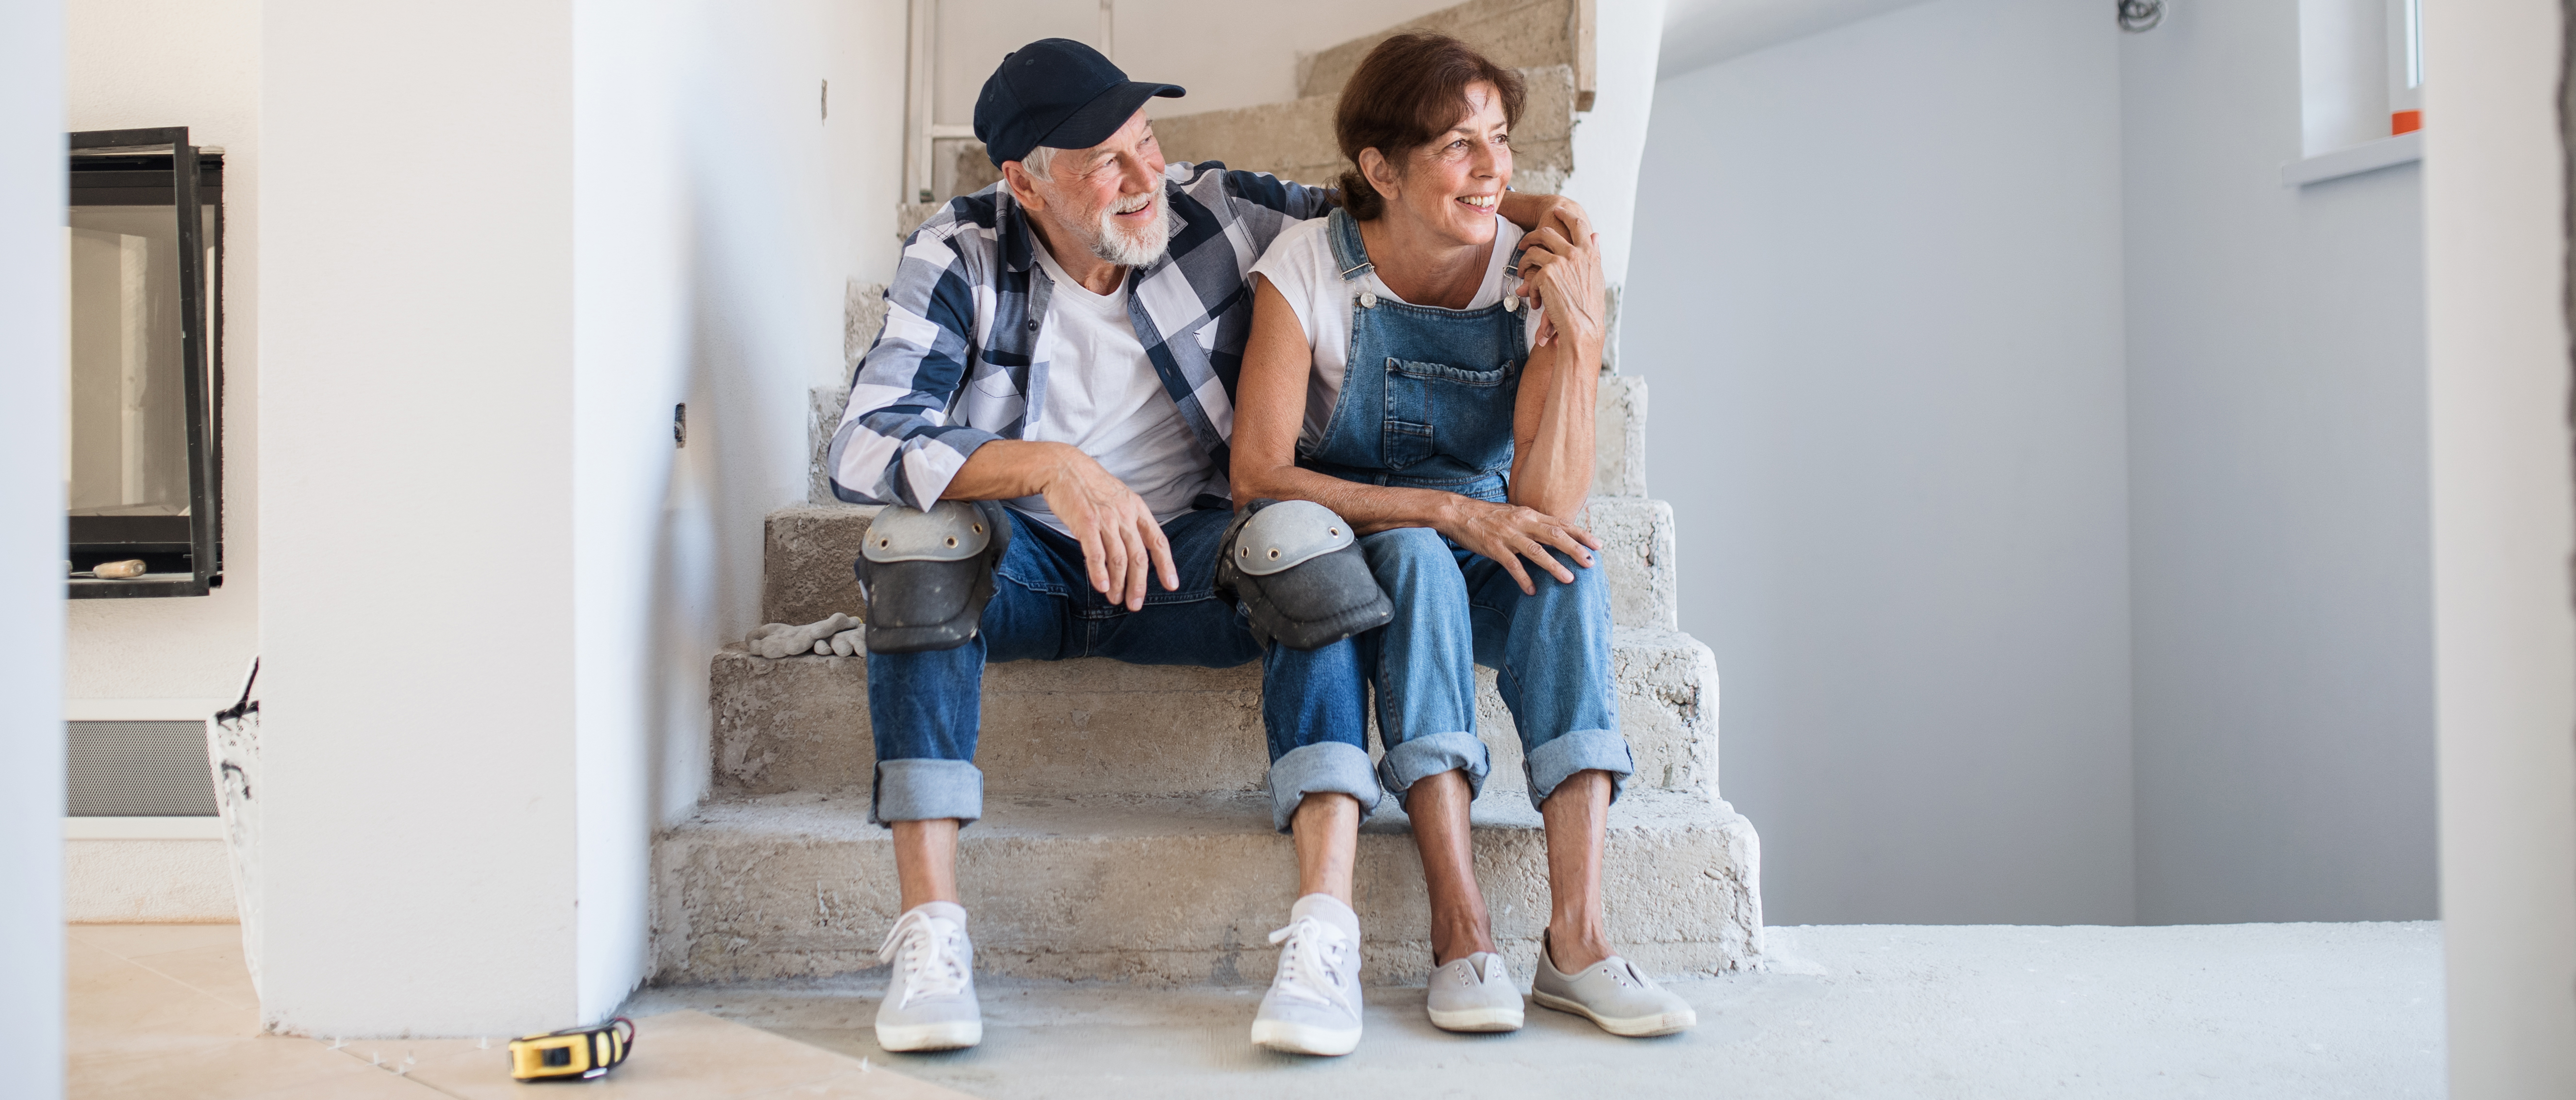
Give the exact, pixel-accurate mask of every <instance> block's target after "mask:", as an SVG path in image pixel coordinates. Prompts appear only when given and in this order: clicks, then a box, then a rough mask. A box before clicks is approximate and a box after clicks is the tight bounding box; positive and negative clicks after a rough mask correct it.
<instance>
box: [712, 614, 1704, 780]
mask: <svg viewBox="0 0 2576 1100" xmlns="http://www.w3.org/2000/svg"><path fill="white" fill-rule="evenodd" d="M1612 660H1613V667H1614V672H1615V675H1616V677H1617V682H1618V691H1619V722H1620V726H1621V732H1622V733H1623V734H1625V735H1626V737H1627V739H1628V747H1629V751H1630V752H1631V753H1632V754H1633V755H1634V756H1635V758H1636V762H1637V771H1636V774H1635V775H1634V776H1633V777H1632V778H1631V779H1630V780H1629V785H1630V787H1631V788H1632V789H1637V790H1665V791H1683V792H1695V793H1698V794H1703V795H1711V796H1713V795H1714V793H1715V792H1716V790H1717V668H1716V660H1715V658H1713V657H1712V656H1710V654H1709V651H1708V647H1707V646H1703V645H1701V644H1699V642H1698V641H1697V640H1695V639H1693V638H1692V637H1691V636H1690V635H1687V634H1682V633H1679V632H1675V631H1650V630H1621V631H1619V632H1618V638H1617V642H1616V647H1615V648H1614V650H1613V651H1612ZM867 675H868V674H867V661H866V659H865V658H862V657H786V658H780V659H776V660H771V659H767V658H762V657H754V656H752V655H751V654H750V653H748V652H745V651H744V650H743V649H742V648H741V647H739V646H735V647H728V648H727V649H725V650H724V651H723V652H721V653H718V654H717V655H716V658H715V661H714V670H713V676H712V683H711V686H710V689H709V694H710V699H709V704H710V706H711V708H712V709H713V710H714V712H715V737H714V741H715V744H714V755H715V760H714V768H715V775H714V784H715V788H716V791H717V793H718V794H720V795H723V796H728V797H730V796H734V795H765V794H783V793H789V792H797V791H812V792H855V793H857V794H858V795H860V796H862V797H864V795H865V794H866V792H867V790H868V787H869V784H870V782H871V780H872V779H873V777H874V776H875V774H876V748H875V745H876V742H875V739H874V736H873V734H872V732H871V728H870V726H869V722H868V683H867ZM1477 681H1478V693H1477V694H1478V705H1477V708H1476V710H1477V714H1476V722H1477V727H1478V732H1479V733H1480V734H1481V735H1482V736H1483V737H1484V740H1485V744H1486V745H1487V746H1489V747H1490V749H1491V751H1492V753H1493V771H1492V774H1491V775H1490V776H1489V778H1488V779H1487V783H1486V792H1487V796H1488V797H1497V796H1508V797H1510V798H1520V799H1522V800H1524V802H1526V800H1527V795H1525V794H1522V793H1520V792H1525V791H1527V790H1528V789H1529V785H1528V781H1527V779H1526V778H1525V777H1524V776H1523V775H1522V773H1521V750H1520V738H1519V735H1518V733H1517V732H1516V731H1515V730H1514V727H1513V725H1512V717H1511V714H1510V712H1508V711H1506V710H1504V709H1503V705H1502V702H1501V700H1500V699H1499V698H1498V697H1496V695H1495V694H1494V673H1493V671H1492V670H1490V669H1478V670H1477ZM1369 741H1370V743H1371V746H1372V753H1371V755H1373V756H1374V755H1376V754H1377V753H1376V751H1375V750H1376V748H1377V746H1376V741H1377V738H1376V736H1375V734H1373V733H1372V734H1371V735H1370V737H1369ZM1266 744H1267V742H1266V741H1265V739H1264V737H1263V734H1262V727H1261V670H1260V667H1259V666H1258V665H1257V664H1250V665H1243V666H1239V667H1236V668H1229V669H1208V668H1185V667H1171V666H1148V665H1130V664H1122V663H1120V662H1117V661H1110V660H1102V659H1097V658H1092V659H1084V660H1075V661H1014V662H1009V663H1006V664H997V665H992V666H990V667H988V668H986V669H985V671H984V730H983V735H982V738H981V740H980V743H979V746H978V749H977V753H976V761H975V763H976V765H977V766H978V767H981V768H982V769H983V770H984V785H985V790H986V791H987V792H988V793H1001V794H1031V795H1040V794H1043V795H1109V794H1156V795H1162V794H1197V793H1204V792H1210V791H1219V792H1255V791H1260V790H1262V789H1263V784H1264V777H1265V776H1266V775H1267V774H1268V772H1269V753H1268V751H1267V748H1266Z"/></svg>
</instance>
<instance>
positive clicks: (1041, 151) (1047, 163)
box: [1020, 145, 1063, 180]
mask: <svg viewBox="0 0 2576 1100" xmlns="http://www.w3.org/2000/svg"><path fill="white" fill-rule="evenodd" d="M1060 152H1063V150H1061V149H1057V148H1054V147H1052V146H1046V145H1040V146H1038V147H1036V148H1034V149H1031V150H1029V155H1027V156H1025V157H1021V158H1020V171H1023V172H1026V173H1028V174H1030V175H1032V176H1036V177H1037V178H1039V179H1042V180H1043V179H1054V178H1055V177H1054V176H1052V175H1050V174H1048V173H1049V171H1050V170H1051V169H1053V168H1054V167H1055V155H1056V154H1057V153H1060Z"/></svg>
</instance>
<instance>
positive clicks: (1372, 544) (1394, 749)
mask: <svg viewBox="0 0 2576 1100" xmlns="http://www.w3.org/2000/svg"><path fill="white" fill-rule="evenodd" d="M1359 544H1360V550H1361V552H1362V553H1363V554H1365V555H1366V556H1367V557H1368V562H1369V569H1370V571H1371V572H1372V573H1374V574H1375V575H1376V577H1377V580H1378V583H1379V584H1381V585H1383V586H1385V588H1386V591H1387V595H1388V596H1389V597H1390V598H1391V599H1392V600H1393V601H1394V603H1395V618H1394V620H1393V621H1391V622H1389V623H1388V624H1387V625H1386V626H1383V627H1380V628H1378V629H1376V630H1372V631H1369V632H1368V633H1366V634H1362V635H1360V636H1359V637H1358V638H1356V639H1354V641H1356V642H1357V643H1358V645H1357V646H1356V647H1355V649H1354V650H1353V655H1354V656H1355V657H1356V658H1357V659H1358V661H1359V662H1360V666H1361V669H1362V670H1363V671H1364V672H1365V674H1366V678H1367V681H1368V683H1369V686H1370V687H1372V688H1374V689H1375V691H1376V696H1377V700H1376V705H1377V723H1378V737H1379V740H1380V741H1381V743H1383V744H1384V745H1385V746H1386V754H1385V757H1384V758H1383V759H1382V760H1380V761H1379V762H1378V764H1377V766H1376V768H1375V769H1374V777H1373V778H1374V781H1372V769H1371V768H1370V765H1369V759H1368V748H1367V745H1366V743H1365V740H1364V738H1365V734H1364V732H1363V731H1362V730H1361V729H1359V728H1358V727H1357V724H1356V723H1353V724H1351V725H1350V726H1348V727H1345V726H1342V725H1339V724H1336V725H1332V726H1329V727H1321V726H1317V725H1315V724H1313V723H1311V722H1308V723H1299V722H1294V721H1284V722H1283V721H1271V722H1268V723H1266V725H1267V726H1268V727H1269V731H1270V795H1271V808H1272V813H1273V815H1274V817H1275V819H1276V823H1277V824H1278V826H1279V828H1280V829H1281V830H1283V831H1284V830H1286V829H1287V828H1288V821H1289V818H1290V816H1291V815H1293V814H1295V813H1296V810H1297V806H1298V804H1299V803H1300V802H1301V801H1302V800H1303V799H1304V798H1305V796H1306V795H1307V794H1310V793H1314V792H1318V791H1338V792H1343V793H1351V794H1354V795H1355V796H1356V797H1358V798H1359V799H1360V803H1361V808H1362V811H1363V812H1364V813H1365V812H1366V811H1368V810H1372V809H1375V808H1376V804H1377V801H1378V799H1377V797H1376V792H1377V791H1378V790H1379V789H1380V788H1383V789H1384V790H1390V791H1394V792H1396V794H1397V795H1398V796H1401V795H1402V794H1403V793H1404V792H1405V791H1406V790H1408V789H1409V788H1411V787H1412V786H1413V784H1414V783H1415V782H1416V781H1417V780H1420V779H1422V778H1423V777H1425V776H1432V775H1438V774H1440V773H1441V772H1445V771H1450V770H1453V769H1455V770H1459V771H1463V772H1465V773H1466V775H1467V783H1468V787H1469V789H1470V790H1471V791H1478V792H1481V791H1482V790H1483V789H1484V784H1485V776H1486V775H1487V773H1488V772H1490V771H1491V770H1492V760H1491V757H1490V756H1489V754H1488V753H1487V752H1486V749H1485V743H1484V742H1483V741H1482V740H1481V739H1479V738H1478V737H1477V735H1476V666H1477V665H1484V666H1486V667H1488V668H1492V669H1495V670H1496V672H1497V676H1496V686H1497V688H1498V689H1499V690H1500V693H1501V695H1502V698H1503V706H1504V707H1506V708H1508V709H1509V710H1510V711H1511V714H1512V723H1513V725H1514V726H1515V727H1517V728H1518V729H1519V731H1520V737H1521V750H1522V761H1523V767H1524V768H1525V769H1526V770H1527V774H1528V778H1529V796H1530V804H1531V805H1533V806H1536V805H1539V804H1540V803H1542V802H1544V801H1546V799H1547V796H1548V795H1549V794H1550V793H1552V792H1554V791H1555V790H1556V787H1557V784H1559V783H1562V782H1564V781H1565V779H1566V777H1567V776H1571V775H1573V774H1575V773H1576V772H1581V771H1586V770H1599V771H1603V772H1607V773H1609V774H1610V777H1611V784H1612V786H1611V792H1612V797H1613V798H1614V799H1615V798H1616V797H1617V796H1618V792H1619V790H1620V788H1621V787H1622V786H1623V785H1624V781H1625V780H1626V778H1627V777H1628V775H1629V774H1630V773H1631V772H1633V771H1634V770H1635V769H1636V764H1635V761H1634V758H1633V757H1632V756H1631V755H1630V754H1629V752H1628V742H1627V739H1626V738H1625V737H1622V736H1621V735H1620V733H1619V704H1618V696H1617V689H1616V688H1615V687H1614V685H1613V684H1612V682H1611V670H1610V629H1611V628H1610V591H1609V583H1608V581H1607V579H1606V578H1604V577H1603V576H1602V571H1601V567H1600V566H1599V565H1597V564H1596V565H1594V566H1593V567H1591V568H1588V569H1587V568H1584V567H1582V566H1579V565H1576V564H1575V563H1574V561H1573V559H1571V558H1569V557H1567V556H1566V555H1565V554H1564V553H1562V552H1560V551H1556V550H1549V551H1548V552H1549V553H1551V554H1554V555H1555V556H1556V560H1557V561H1558V562H1560V563H1562V564H1563V565H1564V566H1565V567H1566V569H1567V571H1569V572H1571V573H1572V574H1573V575H1574V580H1573V582H1572V583H1567V582H1564V581H1560V580H1557V579H1556V578H1555V577H1553V576H1550V575H1549V574H1548V573H1547V571H1545V570H1543V569H1540V568H1537V567H1536V566H1535V565H1534V564H1530V563H1526V562H1525V563H1524V565H1526V566H1527V572H1528V573H1529V577H1530V580H1531V582H1532V583H1533V584H1535V585H1536V586H1537V588H1538V593H1537V594H1536V595H1525V594H1523V593H1522V592H1521V589H1520V584H1519V582H1517V581H1515V580H1513V579H1512V575H1511V574H1510V573H1509V572H1507V571H1505V570H1504V569H1503V567H1502V566H1500V565H1498V564H1495V563H1494V562H1493V561H1492V560H1490V559H1488V558H1485V557H1484V556H1482V555H1480V554H1476V553H1474V552H1473V551H1469V550H1467V549H1465V548H1463V547H1460V546H1459V545H1458V544H1457V543H1454V542H1451V541H1450V540H1448V539H1446V538H1443V537H1442V536H1441V535H1440V533H1439V532H1437V531H1433V530H1431V529H1429V528H1425V527H1402V528H1397V529H1395V530H1392V531H1382V532H1379V533H1378V534H1374V535H1369V536H1366V537H1364V538H1362V539H1360V543H1359ZM1272 657H1273V663H1272V664H1270V665H1265V668H1264V673H1265V675H1264V683H1263V687H1264V691H1263V701H1262V706H1263V707H1264V708H1265V709H1268V708H1273V707H1279V708H1284V709H1283V711H1282V713H1283V714H1288V713H1294V712H1295V711H1297V710H1299V709H1304V708H1303V707H1301V705H1300V704H1299V702H1298V701H1297V700H1294V699H1290V698H1283V696H1286V695H1290V694H1293V693H1294V690H1295V689H1294V687H1293V686H1292V685H1291V684H1290V683H1288V682H1287V679H1288V678H1286V677H1281V676H1277V675H1274V674H1273V673H1272V670H1273V669H1274V668H1275V667H1276V663H1275V661H1276V658H1277V652H1276V651H1275V650H1274V652H1273V654H1272ZM1310 682H1311V681H1310ZM1334 709H1336V710H1341V709H1345V708H1339V707H1336V708H1334Z"/></svg>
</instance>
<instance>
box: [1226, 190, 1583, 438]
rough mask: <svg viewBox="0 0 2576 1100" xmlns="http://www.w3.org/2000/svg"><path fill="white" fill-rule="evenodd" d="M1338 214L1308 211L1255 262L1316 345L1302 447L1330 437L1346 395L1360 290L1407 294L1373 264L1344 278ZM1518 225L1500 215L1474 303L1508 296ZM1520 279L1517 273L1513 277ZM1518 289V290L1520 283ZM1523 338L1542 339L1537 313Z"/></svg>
mask: <svg viewBox="0 0 2576 1100" xmlns="http://www.w3.org/2000/svg"><path fill="white" fill-rule="evenodd" d="M1332 227H1333V219H1331V218H1310V219H1307V220H1306V221H1302V222H1299V223H1297V224H1296V225H1293V226H1290V227H1288V229H1287V230H1285V231H1283V232H1281V233H1280V234H1279V236H1278V237H1277V238H1276V239H1274V240H1272V241H1271V242H1270V251H1268V252H1264V253H1262V254H1261V260H1260V262H1258V263H1255V264H1253V265H1252V271H1253V274H1256V275H1259V276H1261V277H1262V278H1264V279H1268V280H1270V285H1272V286H1275V287H1278V288H1279V296H1280V297H1282V298H1286V299H1288V305H1289V308H1291V309H1294V310H1296V311H1297V321H1298V323H1299V324H1301V325H1303V326H1304V327H1305V329H1306V346H1308V347H1311V348H1313V349H1315V360H1314V369H1313V371H1312V372H1311V373H1309V374H1308V375H1307V382H1306V425H1305V427H1304V428H1303V429H1301V430H1299V431H1298V433H1297V447H1298V450H1299V451H1301V452H1302V451H1304V450H1306V449H1308V448H1311V447H1314V446H1315V445H1317V444H1319V443H1322V442H1323V441H1324V426H1325V425H1326V424H1327V423H1329V422H1330V421H1331V420H1332V418H1333V404H1334V402H1336V401H1338V400H1340V399H1341V396H1342V375H1343V374H1345V373H1347V372H1348V371H1349V369H1350V363H1349V359H1350V354H1351V307H1352V306H1353V305H1354V304H1355V303H1356V302H1357V301H1358V299H1359V296H1360V293H1361V292H1362V291H1366V292H1368V293H1369V294H1372V295H1375V296H1376V297H1379V298H1384V299H1387V300H1388V301H1392V302H1402V303H1404V304H1406V305H1411V304H1413V303H1410V302H1405V301H1404V299H1402V298H1398V297H1396V296H1395V292H1394V291H1392V290H1388V289H1387V288H1386V283H1385V281H1384V280H1381V279H1379V278H1378V277H1377V269H1376V268H1374V267H1372V268H1370V269H1369V270H1368V271H1367V273H1365V274H1363V275H1361V276H1360V277H1359V278H1357V279H1352V280H1348V281H1345V280H1344V279H1343V278H1342V266H1341V265H1340V264H1339V263H1336V262H1334V260H1333V235H1332ZM1520 240H1521V230H1520V227H1519V226H1516V225H1513V224H1512V223H1510V222H1507V221H1504V220H1503V219H1502V218H1501V217H1499V216H1497V217H1496V218H1495V219H1494V255H1493V258H1492V259H1490V260H1488V261H1487V262H1486V264H1485V281H1484V282H1482V283H1480V284H1478V285H1477V287H1476V297H1475V299H1474V300H1473V301H1470V302H1468V303H1467V308H1468V309H1471V310H1476V309H1483V308H1485V307H1487V306H1490V305H1493V304H1494V303H1496V302H1499V301H1502V300H1503V284H1504V282H1505V281H1506V279H1507V276H1506V275H1505V274H1504V272H1505V270H1506V269H1507V268H1509V267H1511V263H1512V250H1513V249H1515V248H1518V247H1519V246H1520ZM1512 281H1513V282H1517V280H1512ZM1512 289H1513V291H1514V292H1515V293H1517V292H1518V291H1519V289H1520V288H1519V287H1518V286H1514V287H1513V288H1512ZM1521 338H1522V339H1524V340H1536V339H1537V338H1538V315H1537V314H1536V313H1535V312H1532V313H1530V314H1529V315H1528V316H1526V317H1525V318H1524V319H1523V320H1522V324H1521Z"/></svg>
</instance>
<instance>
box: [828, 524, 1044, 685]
mask: <svg viewBox="0 0 2576 1100" xmlns="http://www.w3.org/2000/svg"><path fill="white" fill-rule="evenodd" d="M1010 544H1011V521H1010V517H1009V516H1008V515H1006V514H1004V513H1003V511H1002V506H1001V505H1000V504H998V503H995V502H993V501H989V500H984V501H976V502H974V503H972V504H969V503H967V502H965V501H961V500H943V501H940V502H939V503H938V504H935V505H933V506H931V509H930V510H929V511H927V512H924V511H920V510H918V509H914V508H907V507H904V506H903V505H900V504H890V505H887V506H886V508H885V510H884V511H881V512H878V513H877V518H876V522H874V523H871V524H869V525H868V541H867V545H866V546H864V547H862V548H861V549H860V551H859V560H858V573H859V592H860V593H861V594H862V595H865V596H866V597H867V599H868V632H867V639H868V651H869V652H871V653H920V652H923V651H925V650H934V649H955V648H957V647H958V646H961V645H965V644H966V643H967V641H968V640H970V639H972V638H974V637H975V631H976V629H977V628H978V626H979V625H980V624H981V623H982V622H983V619H984V604H985V603H986V602H988V601H990V600H991V599H992V598H993V570H994V568H995V567H997V566H999V565H1000V564H1001V563H1002V551H1003V550H1005V549H1007V548H1008V547H1009V546H1010Z"/></svg>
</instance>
